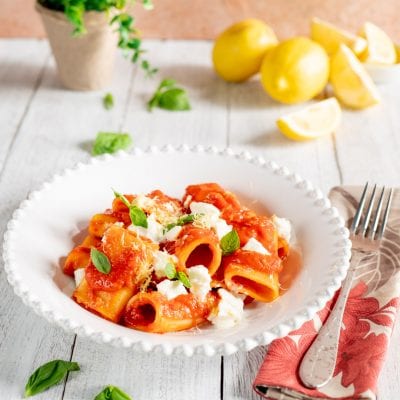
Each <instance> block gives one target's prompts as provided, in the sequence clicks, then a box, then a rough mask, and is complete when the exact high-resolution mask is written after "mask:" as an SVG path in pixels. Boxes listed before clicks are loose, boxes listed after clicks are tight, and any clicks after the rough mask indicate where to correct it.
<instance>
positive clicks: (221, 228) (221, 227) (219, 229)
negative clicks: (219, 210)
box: [214, 218, 232, 240]
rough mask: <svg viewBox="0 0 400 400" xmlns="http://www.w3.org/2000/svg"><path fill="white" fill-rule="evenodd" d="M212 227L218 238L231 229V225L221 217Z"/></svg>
mask: <svg viewBox="0 0 400 400" xmlns="http://www.w3.org/2000/svg"><path fill="white" fill-rule="evenodd" d="M214 228H215V232H216V233H217V236H218V239H219V240H221V239H222V238H223V237H224V236H225V235H226V234H227V233H229V232H231V231H232V225H228V224H227V223H226V221H225V220H224V219H222V218H218V221H217V222H216V223H215V225H214Z"/></svg>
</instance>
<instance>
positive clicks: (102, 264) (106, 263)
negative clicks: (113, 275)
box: [90, 247, 111, 274]
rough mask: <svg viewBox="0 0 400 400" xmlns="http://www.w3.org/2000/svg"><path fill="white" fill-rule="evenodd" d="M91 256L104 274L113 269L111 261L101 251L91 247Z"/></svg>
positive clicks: (97, 267) (98, 269)
mask: <svg viewBox="0 0 400 400" xmlns="http://www.w3.org/2000/svg"><path fill="white" fill-rule="evenodd" d="M90 258H91V259H92V263H93V265H94V266H95V267H96V269H97V271H99V272H101V273H103V274H109V273H110V271H111V263H110V260H109V259H108V257H107V256H106V255H105V254H104V253H102V252H101V251H99V250H97V249H95V248H94V247H92V248H91V249H90Z"/></svg>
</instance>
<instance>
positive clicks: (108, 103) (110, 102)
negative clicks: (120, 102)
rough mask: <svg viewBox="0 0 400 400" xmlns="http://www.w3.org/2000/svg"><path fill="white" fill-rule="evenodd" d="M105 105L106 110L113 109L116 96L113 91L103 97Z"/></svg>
mask: <svg viewBox="0 0 400 400" xmlns="http://www.w3.org/2000/svg"><path fill="white" fill-rule="evenodd" d="M103 106H104V108H105V109H106V110H111V108H113V107H114V97H113V95H112V94H111V93H107V94H106V95H105V96H104V97H103Z"/></svg>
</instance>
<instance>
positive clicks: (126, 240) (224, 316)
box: [63, 183, 291, 333]
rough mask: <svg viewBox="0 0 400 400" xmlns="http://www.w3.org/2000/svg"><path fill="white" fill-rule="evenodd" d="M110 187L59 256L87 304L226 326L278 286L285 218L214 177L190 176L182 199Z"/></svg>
mask: <svg viewBox="0 0 400 400" xmlns="http://www.w3.org/2000/svg"><path fill="white" fill-rule="evenodd" d="M114 196H115V197H114V200H113V202H112V206H111V208H110V209H107V210H105V211H104V212H103V213H99V214H96V215H94V216H93V217H92V218H91V220H90V222H89V227H88V235H87V236H86V237H85V239H84V240H83V242H82V243H80V244H79V245H78V246H76V247H75V248H73V249H72V251H71V252H70V253H69V254H68V256H67V258H66V261H65V263H64V265H63V270H64V273H66V274H68V275H70V276H71V277H74V278H75V282H76V288H75V290H74V292H73V295H72V297H73V299H74V300H75V301H76V302H77V303H78V304H79V305H80V306H82V307H84V308H85V309H87V310H89V311H90V312H92V313H95V314H97V315H99V316H100V317H102V318H105V319H107V320H110V321H113V322H115V323H118V324H121V325H124V326H127V327H130V328H133V329H138V330H142V331H146V332H154V333H164V332H175V331H181V330H186V329H190V328H193V327H195V326H198V325H200V324H203V323H211V324H213V325H215V327H217V328H221V329H223V328H230V327H232V326H234V325H236V324H238V323H240V321H241V320H242V319H243V310H244V308H245V307H246V306H247V305H248V304H249V303H251V302H253V301H258V302H264V303H268V302H272V301H274V300H275V299H276V298H278V297H279V295H280V294H281V290H280V274H281V273H283V269H284V268H285V260H286V259H287V257H288V255H289V253H290V251H291V249H290V246H289V243H290V235H291V224H290V222H289V221H288V220H287V219H284V218H278V217H277V216H275V215H273V216H265V215H259V214H257V213H256V212H255V211H253V210H251V209H249V208H247V207H245V206H243V205H242V204H241V203H240V202H239V200H238V198H237V197H236V196H235V195H234V194H233V193H231V192H229V191H227V190H225V189H223V188H222V187H221V186H220V185H218V184H216V183H204V184H196V185H190V186H188V187H187V188H186V191H185V194H184V196H183V198H182V200H179V199H176V198H172V197H169V196H167V195H166V194H164V193H163V192H161V191H159V190H154V191H152V192H151V193H148V194H146V195H144V194H138V195H130V194H125V195H123V194H120V193H118V192H114Z"/></svg>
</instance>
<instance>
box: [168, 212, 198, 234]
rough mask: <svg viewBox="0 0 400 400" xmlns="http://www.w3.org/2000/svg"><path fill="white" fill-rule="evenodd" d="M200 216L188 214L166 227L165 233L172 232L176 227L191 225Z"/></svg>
mask: <svg viewBox="0 0 400 400" xmlns="http://www.w3.org/2000/svg"><path fill="white" fill-rule="evenodd" d="M198 215H199V214H187V215H184V216H182V217H180V218H178V219H177V221H176V222H172V223H171V224H168V225H167V226H166V227H165V230H164V233H166V232H168V231H170V230H171V229H172V228H175V226H183V225H186V224H190V223H191V222H193V221H194V220H195V219H196V218H197V216H198Z"/></svg>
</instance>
